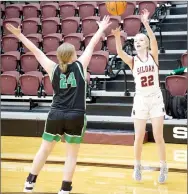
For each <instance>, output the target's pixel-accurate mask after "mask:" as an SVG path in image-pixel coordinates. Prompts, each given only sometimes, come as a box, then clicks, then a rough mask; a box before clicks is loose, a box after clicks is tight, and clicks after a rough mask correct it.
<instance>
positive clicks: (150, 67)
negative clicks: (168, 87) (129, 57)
mask: <svg viewBox="0 0 188 194" xmlns="http://www.w3.org/2000/svg"><path fill="white" fill-rule="evenodd" d="M133 76H134V82H135V84H136V90H135V92H136V94H141V95H144V96H148V95H152V94H156V93H158V92H160V86H159V69H158V65H157V64H156V63H155V61H154V59H153V57H152V56H151V55H150V54H148V60H147V61H146V62H142V61H141V60H140V59H139V57H138V56H134V60H133Z"/></svg>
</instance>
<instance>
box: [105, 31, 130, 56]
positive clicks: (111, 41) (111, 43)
mask: <svg viewBox="0 0 188 194" xmlns="http://www.w3.org/2000/svg"><path fill="white" fill-rule="evenodd" d="M126 39H127V34H126V33H125V32H124V31H122V32H121V43H122V46H123V45H124V43H125V41H126ZM106 43H107V48H108V51H109V53H110V54H114V55H116V54H117V50H116V42H115V37H114V35H109V36H108V37H107V41H106Z"/></svg>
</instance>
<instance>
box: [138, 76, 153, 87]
mask: <svg viewBox="0 0 188 194" xmlns="http://www.w3.org/2000/svg"><path fill="white" fill-rule="evenodd" d="M141 85H142V87H147V86H153V85H154V81H153V75H150V76H148V77H146V76H144V77H141Z"/></svg>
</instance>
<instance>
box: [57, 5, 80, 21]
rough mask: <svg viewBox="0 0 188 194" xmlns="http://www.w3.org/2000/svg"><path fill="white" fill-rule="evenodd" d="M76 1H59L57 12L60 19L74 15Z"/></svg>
mask: <svg viewBox="0 0 188 194" xmlns="http://www.w3.org/2000/svg"><path fill="white" fill-rule="evenodd" d="M76 10H77V3H76V2H62V1H61V2H59V12H60V17H61V18H62V19H66V18H68V17H74V16H75V15H76Z"/></svg>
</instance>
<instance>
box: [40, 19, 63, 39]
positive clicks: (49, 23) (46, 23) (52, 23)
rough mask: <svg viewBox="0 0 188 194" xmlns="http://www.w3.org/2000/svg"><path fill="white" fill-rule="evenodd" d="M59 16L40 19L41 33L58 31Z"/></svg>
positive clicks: (46, 33)
mask: <svg viewBox="0 0 188 194" xmlns="http://www.w3.org/2000/svg"><path fill="white" fill-rule="evenodd" d="M59 25H60V18H58V17H50V18H46V19H44V20H42V35H43V36H45V35H48V34H52V33H59V32H60V31H59Z"/></svg>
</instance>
